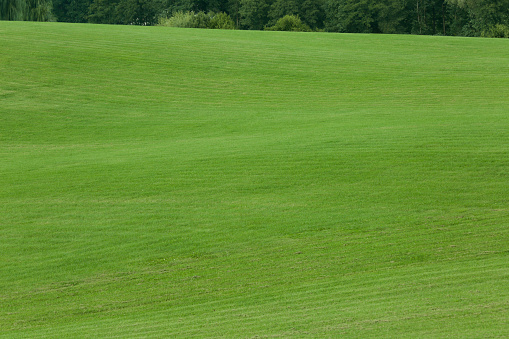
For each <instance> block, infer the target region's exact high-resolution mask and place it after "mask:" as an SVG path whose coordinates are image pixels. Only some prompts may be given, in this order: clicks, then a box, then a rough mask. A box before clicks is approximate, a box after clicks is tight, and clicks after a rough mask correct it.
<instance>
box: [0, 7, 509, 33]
mask: <svg viewBox="0 0 509 339" xmlns="http://www.w3.org/2000/svg"><path fill="white" fill-rule="evenodd" d="M178 13H180V14H178ZM182 13H187V14H190V15H195V16H197V15H201V16H202V18H205V17H204V16H203V15H205V14H206V13H209V14H206V16H207V17H208V18H212V17H213V16H214V15H215V14H214V13H222V15H223V17H222V20H226V21H227V24H224V25H226V26H225V27H228V28H231V27H232V24H231V22H233V25H234V27H235V28H237V29H251V30H252V29H254V30H262V29H266V28H270V27H275V25H276V24H277V23H278V22H279V20H281V19H282V18H285V17H286V19H285V20H288V18H289V17H288V16H291V17H292V18H299V20H301V22H302V24H303V25H305V27H309V29H311V30H323V31H327V32H349V33H389V34H390V33H399V34H430V35H437V34H440V35H463V36H496V37H499V36H505V35H509V0H0V19H1V20H33V21H50V20H56V21H64V22H90V23H101V24H125V25H127V24H128V25H155V24H158V23H159V22H160V21H161V19H170V18H171V17H173V16H175V15H183V14H182ZM191 13H193V14H191ZM200 13H204V14H200ZM187 14H186V15H187ZM227 16H229V17H230V19H231V22H230V20H229V19H228V18H227ZM193 20H194V21H197V20H200V18H194V19H193ZM292 20H293V21H295V19H292ZM280 24H281V23H280ZM220 26H221V25H219V26H218V25H216V27H220ZM193 27H196V26H193ZM198 27H201V26H198ZM278 27H279V26H278Z"/></svg>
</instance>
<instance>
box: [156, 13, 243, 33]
mask: <svg viewBox="0 0 509 339" xmlns="http://www.w3.org/2000/svg"><path fill="white" fill-rule="evenodd" d="M159 26H168V27H181V28H212V29H235V23H234V22H233V20H232V18H231V17H230V16H229V15H228V14H226V13H217V14H216V13H213V12H209V13H204V12H198V13H196V14H195V13H194V12H182V11H178V12H175V14H173V16H172V17H170V18H168V19H166V18H161V19H160V20H159Z"/></svg>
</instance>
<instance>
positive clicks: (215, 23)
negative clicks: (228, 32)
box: [209, 12, 235, 29]
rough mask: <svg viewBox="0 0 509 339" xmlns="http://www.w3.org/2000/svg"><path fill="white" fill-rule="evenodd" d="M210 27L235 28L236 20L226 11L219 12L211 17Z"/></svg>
mask: <svg viewBox="0 0 509 339" xmlns="http://www.w3.org/2000/svg"><path fill="white" fill-rule="evenodd" d="M209 28H212V29H235V22H233V20H232V18H231V17H230V16H229V15H228V14H226V13H223V12H221V13H217V14H216V15H214V16H213V17H212V18H211V19H210V25H209Z"/></svg>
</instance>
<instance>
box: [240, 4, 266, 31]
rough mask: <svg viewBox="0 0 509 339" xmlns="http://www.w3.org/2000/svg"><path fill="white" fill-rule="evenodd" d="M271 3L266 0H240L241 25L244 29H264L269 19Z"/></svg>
mask: <svg viewBox="0 0 509 339" xmlns="http://www.w3.org/2000/svg"><path fill="white" fill-rule="evenodd" d="M268 11H269V3H268V2H267V1H266V0H240V8H239V15H240V25H241V27H242V28H244V29H263V27H264V26H265V25H266V24H267V21H268V17H267V16H268Z"/></svg>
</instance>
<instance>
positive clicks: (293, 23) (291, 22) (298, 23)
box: [265, 15, 311, 32]
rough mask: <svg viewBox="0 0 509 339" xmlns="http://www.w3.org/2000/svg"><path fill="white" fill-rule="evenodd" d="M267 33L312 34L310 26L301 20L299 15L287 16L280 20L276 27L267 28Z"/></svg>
mask: <svg viewBox="0 0 509 339" xmlns="http://www.w3.org/2000/svg"><path fill="white" fill-rule="evenodd" d="M265 30H266V31H292V32H311V29H310V28H309V26H308V25H306V24H305V23H303V22H302V20H300V18H299V16H297V15H285V16H284V17H282V18H281V19H279V20H278V21H277V22H276V24H275V25H274V26H271V27H265Z"/></svg>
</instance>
